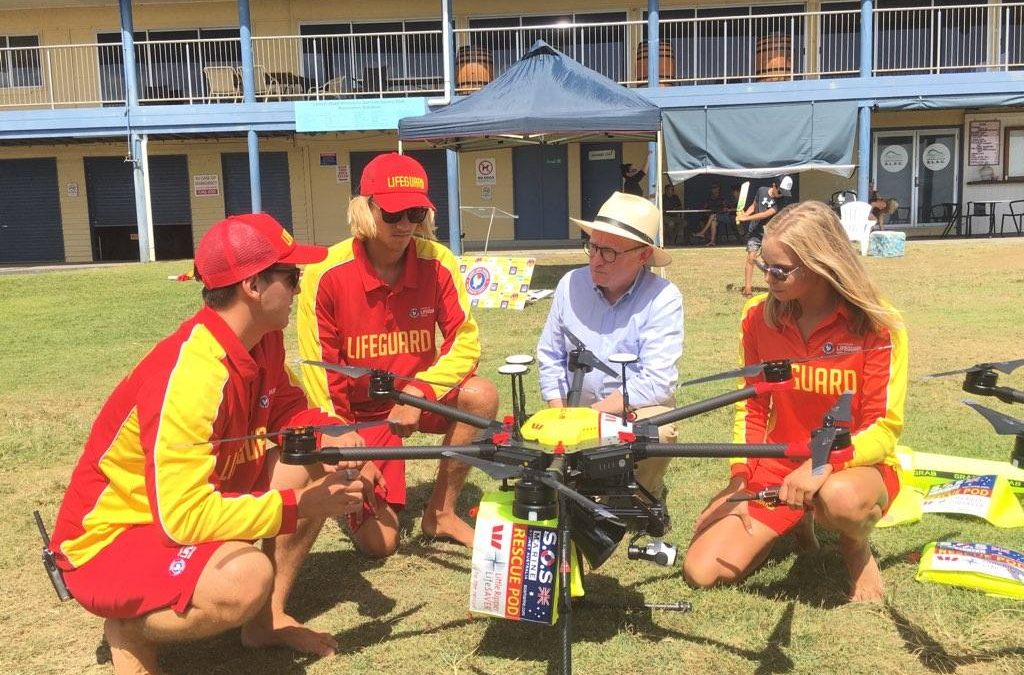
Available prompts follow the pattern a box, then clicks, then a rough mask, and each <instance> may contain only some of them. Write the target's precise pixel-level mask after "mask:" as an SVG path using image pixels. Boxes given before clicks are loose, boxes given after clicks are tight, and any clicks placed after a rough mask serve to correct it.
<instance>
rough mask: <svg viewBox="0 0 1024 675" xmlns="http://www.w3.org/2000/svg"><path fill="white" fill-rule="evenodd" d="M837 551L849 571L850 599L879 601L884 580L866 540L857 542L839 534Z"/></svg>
mask: <svg viewBox="0 0 1024 675" xmlns="http://www.w3.org/2000/svg"><path fill="white" fill-rule="evenodd" d="M839 552H840V553H841V554H842V556H843V562H844V563H846V570H847V572H849V573H850V600H851V601H852V602H880V601H881V600H882V598H883V596H884V595H885V582H884V581H883V580H882V572H881V571H880V570H879V569H878V563H877V562H876V561H875V556H874V555H872V554H871V547H870V546H869V545H868V542H867V540H866V539H865V540H864V541H863V542H857V541H854V540H852V539H847V538H846V537H842V536H840V537H839Z"/></svg>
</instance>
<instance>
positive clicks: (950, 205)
mask: <svg viewBox="0 0 1024 675" xmlns="http://www.w3.org/2000/svg"><path fill="white" fill-rule="evenodd" d="M960 212H961V207H960V203H959V202H943V203H941V204H933V205H932V208H931V212H930V213H929V216H930V217H931V222H940V223H941V222H942V221H945V222H946V227H945V229H943V230H942V234H940V235H939V236H940V237H948V236H949V235H950V234H951V233H952V232H954V231H955V232H956V236H958V237H959V236H960V235H961V234H963V231H962V225H963V218H962V216H961V213H960ZM967 236H971V235H970V228H969V227H968V228H967Z"/></svg>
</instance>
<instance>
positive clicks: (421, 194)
mask: <svg viewBox="0 0 1024 675" xmlns="http://www.w3.org/2000/svg"><path fill="white" fill-rule="evenodd" d="M359 194H361V195H363V196H364V197H373V201H374V202H376V203H377V205H378V206H379V207H381V208H382V209H384V210H385V211H388V212H390V213H398V212H399V211H404V210H405V209H411V208H412V207H414V206H423V207H426V208H428V209H431V210H433V211H437V207H436V206H434V204H433V202H431V201H430V197H428V196H427V172H426V171H424V170H423V165H422V164H420V163H419V162H417V161H416V160H415V159H413V158H412V157H410V156H409V155H400V154H398V153H397V152H391V153H388V154H385V155H377V156H376V157H374V158H373V159H371V160H370V163H369V164H367V165H366V168H365V169H363V176H362V178H360V179H359Z"/></svg>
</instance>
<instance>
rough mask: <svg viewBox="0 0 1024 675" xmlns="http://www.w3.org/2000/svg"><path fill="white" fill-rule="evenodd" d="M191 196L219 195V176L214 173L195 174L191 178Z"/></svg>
mask: <svg viewBox="0 0 1024 675" xmlns="http://www.w3.org/2000/svg"><path fill="white" fill-rule="evenodd" d="M192 194H194V195H195V196H196V197H216V196H218V195H219V194H220V176H218V175H217V174H215V173H197V174H196V175H194V176H192Z"/></svg>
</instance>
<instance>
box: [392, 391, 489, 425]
mask: <svg viewBox="0 0 1024 675" xmlns="http://www.w3.org/2000/svg"><path fill="white" fill-rule="evenodd" d="M387 396H388V398H390V399H392V400H394V401H397V402H398V403H402V404H404V405H411V406H413V407H414V408H419V409H420V410H426V411H428V412H432V413H434V414H437V415H440V416H441V417H444V418H445V419H450V420H454V421H456V422H463V423H465V424H468V425H470V426H472V427H476V428H477V429H487V428H488V427H490V426H491V424H492V423H493V421H494V420H489V419H487V418H486V417H480V416H479V415H474V414H472V413H468V412H466V411H464V410H459V409H457V408H451V407H449V406H446V405H444V404H442V403H437V402H436V401H431V400H430V399H426V398H420V397H419V396H413V395H412V394H407V393H405V392H404V391H398V390H392V391H390V392H389V393H388V394H387Z"/></svg>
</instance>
